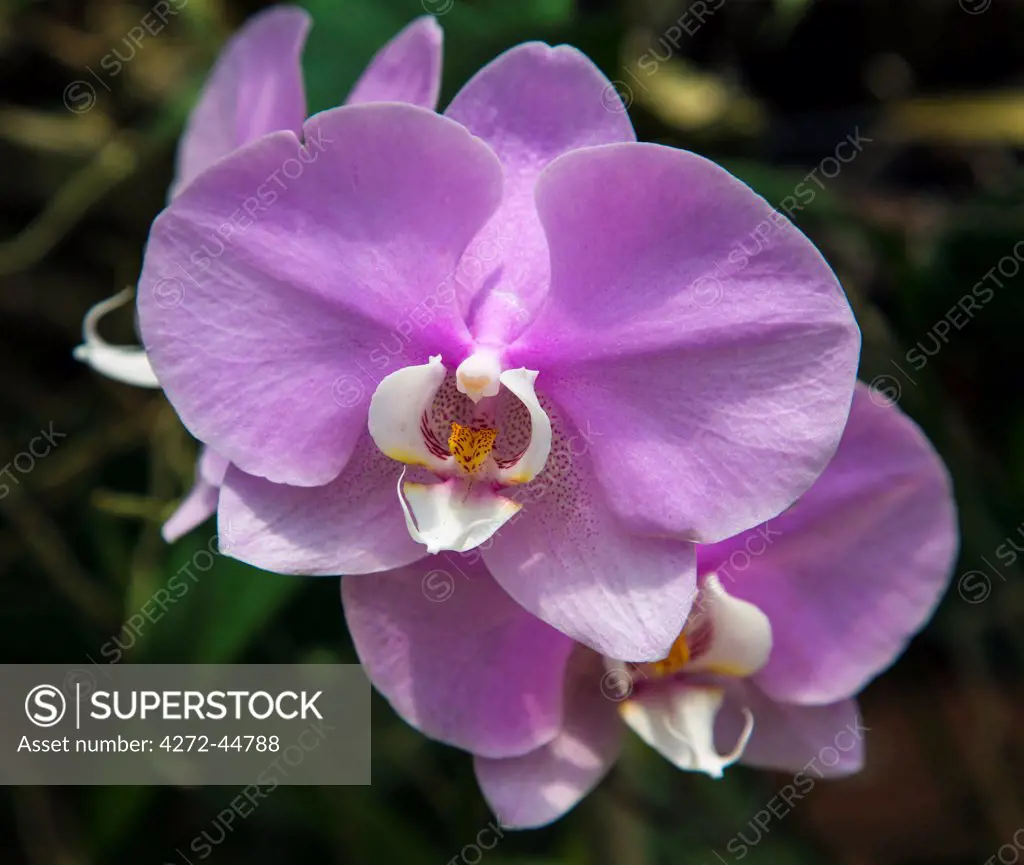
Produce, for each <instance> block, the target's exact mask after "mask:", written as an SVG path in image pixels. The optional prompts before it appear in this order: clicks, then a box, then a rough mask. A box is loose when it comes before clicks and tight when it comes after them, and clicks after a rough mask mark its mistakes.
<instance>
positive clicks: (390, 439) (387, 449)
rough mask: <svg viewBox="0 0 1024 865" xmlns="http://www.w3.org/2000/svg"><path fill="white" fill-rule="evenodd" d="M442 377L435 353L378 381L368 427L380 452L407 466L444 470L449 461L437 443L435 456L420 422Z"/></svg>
mask: <svg viewBox="0 0 1024 865" xmlns="http://www.w3.org/2000/svg"><path fill="white" fill-rule="evenodd" d="M444 377H445V368H444V364H442V363H441V355H439V354H438V355H434V356H433V357H431V358H430V362H429V363H425V364H422V365H420V366H406V367H402V369H399V370H396V371H395V372H393V373H391V374H390V375H388V376H385V377H384V378H383V379H382V380H381V383H380V384H379V385H377V389H376V390H375V391H374V392H373V397H372V398H371V399H370V412H369V428H370V435H371V436H372V437H373V440H374V442H375V443H376V444H377V447H378V448H380V450H381V452H382V453H384V454H386V455H387V456H389V457H391V459H393V460H397V461H398V462H401V463H406V464H408V465H413V466H417V465H418V466H425V467H426V468H428V469H432V470H434V471H437V470H440V469H442V468H444V466H445V465H446V464H447V462H448V461H449V458H447V457H445V456H443V454H444V452H445V449H444V447H443V446H442V445H441V444H440V443H439V442H436V441H435V444H436V445H437V452H436V453H435V452H434V451H431V449H430V448H429V447H428V444H427V436H428V435H430V436H431V438H433V434H432V433H430V431H429V428H427V429H425V428H424V420H423V418H424V415H426V414H428V413H429V411H430V406H431V403H433V401H434V395H435V394H436V393H437V391H438V390H439V389H440V387H441V384H442V382H444Z"/></svg>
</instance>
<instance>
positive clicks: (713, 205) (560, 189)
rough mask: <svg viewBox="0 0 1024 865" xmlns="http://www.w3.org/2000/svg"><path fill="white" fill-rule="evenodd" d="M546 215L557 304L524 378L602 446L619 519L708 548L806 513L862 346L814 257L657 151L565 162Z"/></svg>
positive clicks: (743, 203)
mask: <svg viewBox="0 0 1024 865" xmlns="http://www.w3.org/2000/svg"><path fill="white" fill-rule="evenodd" d="M537 206H538V209H539V212H540V217H541V221H542V223H543V224H544V229H545V232H546V235H547V241H548V245H549V247H550V250H551V267H552V274H551V291H550V294H549V295H548V299H547V303H546V305H545V306H544V310H543V312H542V314H541V315H540V317H539V318H538V319H537V320H536V321H535V322H534V323H533V324H532V325H531V327H530V328H529V330H528V331H527V332H526V333H525V334H524V335H523V336H522V337H521V338H520V340H519V341H518V342H517V343H516V344H515V345H513V346H511V347H510V349H509V351H508V352H507V363H508V364H509V365H510V366H514V365H523V366H527V367H529V368H531V369H538V370H540V371H541V378H540V379H539V380H538V387H543V389H544V391H545V393H547V394H549V395H550V396H551V397H552V398H553V399H555V400H556V401H557V402H558V404H559V405H560V406H562V407H563V408H564V409H565V410H566V411H567V412H568V413H569V414H570V415H571V416H572V418H573V419H574V420H575V421H576V423H577V424H581V425H582V424H583V423H585V422H586V423H590V424H591V425H592V426H593V427H594V428H595V429H596V430H598V431H599V432H600V434H601V435H600V437H599V438H598V439H597V440H596V442H595V444H594V449H593V458H594V463H595V466H596V468H597V472H598V477H599V478H600V480H601V483H602V485H603V486H604V488H605V490H606V492H607V494H608V501H609V504H610V506H611V507H612V509H613V510H614V511H615V512H616V513H618V514H619V515H620V516H621V517H623V518H624V519H625V520H626V521H627V522H628V523H629V524H630V525H631V526H632V527H633V528H634V529H635V530H638V531H642V532H644V533H648V534H654V535H672V536H675V537H680V538H684V539H687V540H691V541H695V542H700V543H708V542H712V541H718V540H721V539H723V538H726V537H729V536H731V535H734V534H736V533H737V532H740V531H743V530H745V529H748V528H750V527H751V526H753V525H756V524H758V523H760V522H763V521H764V520H766V519H769V518H770V517H772V516H775V515H776V514H778V513H779V512H780V511H782V510H783V509H784V508H786V507H787V506H788V505H790V504H791V503H792V502H793V501H794V500H795V499H796V498H797V497H798V496H799V495H800V494H801V493H803V492H804V491H805V490H806V489H807V488H808V487H809V486H810V485H811V483H812V482H813V481H814V479H815V478H816V477H817V476H818V474H819V473H820V472H821V471H822V469H823V468H824V467H825V465H826V463H827V462H828V460H829V458H830V457H831V456H832V453H833V452H834V451H835V448H836V445H837V444H838V442H839V437H840V435H841V433H842V428H843V424H844V423H845V420H846V415H847V412H848V410H849V405H850V399H851V397H852V392H853V385H854V377H855V374H856V369H857V360H858V353H859V344H860V335H859V331H858V329H857V326H856V323H855V322H854V320H853V315H852V313H851V312H850V308H849V306H848V304H847V303H846V300H845V297H844V295H843V293H842V289H841V288H840V287H839V285H838V284H837V282H836V279H835V276H834V275H833V273H832V271H831V270H830V269H829V267H828V265H827V264H826V263H825V261H824V260H823V259H822V257H821V255H820V254H819V253H818V251H817V250H816V249H815V248H814V246H813V245H812V244H811V243H810V242H809V241H808V240H807V238H806V237H804V235H802V234H801V233H800V232H799V231H798V230H797V229H796V228H795V227H794V226H793V225H792V224H791V223H789V222H788V221H787V220H786V219H785V218H784V217H782V216H781V215H779V214H777V213H774V212H773V211H772V209H771V207H770V206H769V205H768V203H767V202H765V201H764V200H763V199H761V198H759V197H758V196H757V195H755V194H754V193H753V192H752V191H751V190H750V189H749V188H748V187H746V186H744V185H743V184H742V183H740V182H739V181H738V180H736V179H735V178H734V177H732V176H731V175H730V174H729V173H728V172H726V171H724V170H723V169H721V168H719V167H718V166H716V165H714V164H713V163H711V162H708V161H707V160H705V159H702V158H701V157H699V156H695V155H694V154H692V153H687V152H685V151H680V150H674V149H672V148H668V147H661V146H659V145H654V144H612V145H606V146H602V147H593V148H588V149H585V150H579V151H576V152H574V153H569V154H566V155H565V156H562V157H560V158H559V159H558V160H556V161H555V162H553V163H552V164H551V165H550V166H549V167H548V168H547V170H546V171H545V172H544V174H543V175H542V177H541V178H540V180H539V181H538V184H537ZM759 232H760V233H759ZM743 244H745V247H744V246H743ZM744 248H745V249H746V250H747V252H746V253H744V252H742V251H741V250H742V249H744Z"/></svg>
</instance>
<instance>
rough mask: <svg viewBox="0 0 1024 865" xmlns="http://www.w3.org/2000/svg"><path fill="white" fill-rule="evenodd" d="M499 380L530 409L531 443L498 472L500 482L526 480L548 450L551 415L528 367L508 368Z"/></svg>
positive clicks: (543, 461)
mask: <svg viewBox="0 0 1024 865" xmlns="http://www.w3.org/2000/svg"><path fill="white" fill-rule="evenodd" d="M500 380H501V383H502V384H503V385H505V387H506V388H508V389H509V390H510V391H511V392H512V393H513V395H515V396H516V398H518V399H519V401H520V402H521V403H522V404H523V405H525V406H526V410H527V411H528V412H529V413H530V427H531V429H530V444H529V445H527V447H526V450H525V451H523V454H522V456H521V457H519V459H518V460H516V462H515V463H514V464H513V465H511V466H509V467H508V468H504V469H501V470H500V471H499V472H498V478H499V480H500V481H501V482H502V483H503V484H525V483H526V482H527V481H531V480H533V479H534V478H535V477H536V476H537V475H538V474H539V473H540V472H541V471H542V470H543V468H544V466H545V464H546V463H547V461H548V454H550V453H551V419H550V418H549V417H548V414H547V412H546V411H544V409H543V408H542V407H541V404H540V401H539V400H538V399H537V393H536V391H535V390H534V387H533V383H534V382H535V381H536V380H537V373H536V371H534V370H531V369H510V370H506V371H505V372H503V373H502V374H501V377H500Z"/></svg>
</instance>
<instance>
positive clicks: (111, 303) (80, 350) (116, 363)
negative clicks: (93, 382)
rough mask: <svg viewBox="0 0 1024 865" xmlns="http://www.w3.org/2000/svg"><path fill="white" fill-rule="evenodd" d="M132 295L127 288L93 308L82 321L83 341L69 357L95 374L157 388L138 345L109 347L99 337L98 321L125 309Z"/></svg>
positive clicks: (158, 384)
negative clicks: (90, 368)
mask: <svg viewBox="0 0 1024 865" xmlns="http://www.w3.org/2000/svg"><path fill="white" fill-rule="evenodd" d="M134 296H135V290H134V289H131V288H126V289H125V290H124V291H120V292H118V293H117V294H115V295H114V296H113V297H109V298H107V299H106V300H104V301H101V302H100V303H97V304H96V305H95V306H93V307H92V308H91V309H90V310H89V311H88V312H87V313H86V314H85V319H84V320H83V321H82V339H83V340H84V342H83V343H82V344H81V345H79V346H76V347H75V349H74V351H73V352H72V354H73V355H74V357H75V359H76V360H80V361H81V362H82V363H84V364H87V365H88V366H91V367H92V368H93V369H94V370H96V372H98V373H101V374H103V375H105V376H107V378H112V379H114V380H115V381H120V382H124V383H125V384H133V385H135V386H136V387H152V388H158V387H160V382H159V381H157V378H156V373H154V372H153V367H152V366H151V365H150V363H149V358H148V357H147V356H146V351H145V349H143V348H142V347H141V346H123V345H111V344H110V343H108V342H107V341H106V340H104V339H103V337H101V336H100V334H99V323H100V319H101V318H103V316H105V315H106V314H107V313H108V312H111V311H112V310H115V309H117V308H118V307H121V306H124V305H125V304H126V303H128V302H129V301H130V300H131V299H132V298H133V297H134Z"/></svg>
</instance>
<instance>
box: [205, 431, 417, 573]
mask: <svg viewBox="0 0 1024 865" xmlns="http://www.w3.org/2000/svg"><path fill="white" fill-rule="evenodd" d="M401 470H402V466H401V465H399V464H398V463H396V462H395V461H394V460H391V459H388V458H387V457H386V456H384V454H382V453H381V452H380V450H378V448H377V447H376V445H374V443H373V441H372V440H371V439H370V435H369V433H364V434H363V437H362V438H361V439H360V441H359V443H358V444H357V445H356V449H355V451H354V452H353V453H352V458H351V459H350V460H349V462H348V464H347V465H346V466H345V468H344V470H343V471H342V473H341V474H340V475H339V476H338V477H337V478H336V479H335V480H333V481H331V482H330V483H328V484H324V485H323V486H319V487H295V486H289V485H287V484H274V483H271V482H270V481H268V480H264V479H263V478H257V477H253V476H252V475H247V474H245V473H244V472H241V471H239V470H238V469H235V468H232V469H230V470H229V471H228V475H227V478H226V479H225V481H224V487H223V490H222V491H221V498H220V507H219V509H218V524H219V526H220V535H221V537H222V538H223V539H225V542H226V544H227V545H228V549H227V551H228V552H230V554H231V555H232V556H233V557H234V558H236V559H241V560H242V561H243V562H248V563H249V564H250V565H255V566H256V567H258V568H262V569H263V570H265V571H275V572H277V573H279V574H304V575H307V576H324V575H334V574H368V573H374V572H376V571H384V570H388V569H389V568H396V567H400V566H402V565H407V564H409V563H410V562H414V561H416V560H417V559H421V558H423V555H424V549H423V547H422V546H421V545H420V544H417V543H416V542H415V541H414V540H413V539H412V538H411V537H409V532H408V531H407V530H406V528H405V522H404V521H403V519H402V511H401V508H400V507H399V505H398V496H397V494H396V493H395V484H396V483H397V481H398V476H399V474H400V473H401Z"/></svg>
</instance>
